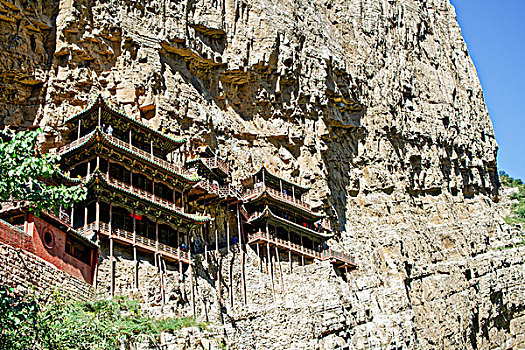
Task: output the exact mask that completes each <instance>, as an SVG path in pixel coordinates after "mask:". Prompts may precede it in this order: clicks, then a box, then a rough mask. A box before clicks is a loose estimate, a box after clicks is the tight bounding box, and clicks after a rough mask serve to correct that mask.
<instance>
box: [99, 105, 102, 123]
mask: <svg viewBox="0 0 525 350" xmlns="http://www.w3.org/2000/svg"><path fill="white" fill-rule="evenodd" d="M101 119H102V106H101V105H100V104H99V105H98V128H99V129H100V123H101Z"/></svg>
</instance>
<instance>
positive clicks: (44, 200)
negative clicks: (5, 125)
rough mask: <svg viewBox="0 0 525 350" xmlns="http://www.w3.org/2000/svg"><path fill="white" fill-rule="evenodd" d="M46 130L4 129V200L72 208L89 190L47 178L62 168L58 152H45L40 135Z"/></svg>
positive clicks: (0, 173) (0, 134) (0, 186)
mask: <svg viewBox="0 0 525 350" xmlns="http://www.w3.org/2000/svg"><path fill="white" fill-rule="evenodd" d="M41 135H42V130H40V129H38V130H34V131H33V130H29V131H20V132H13V131H11V130H10V129H5V130H3V131H0V203H1V202H19V203H28V204H29V207H30V209H31V210H34V211H35V212H36V213H39V212H40V211H41V210H55V211H57V210H58V208H59V207H62V208H69V207H70V206H71V205H73V203H75V202H78V201H81V200H84V199H85V198H86V195H87V191H86V189H85V188H84V187H82V185H79V186H69V187H66V186H63V185H61V186H53V185H50V184H48V181H47V179H50V178H52V177H53V176H55V175H56V174H57V173H58V172H59V168H58V162H59V160H60V157H59V156H58V155H57V154H53V153H46V154H42V152H41V145H40V143H39V141H38V138H39V137H40V136H41Z"/></svg>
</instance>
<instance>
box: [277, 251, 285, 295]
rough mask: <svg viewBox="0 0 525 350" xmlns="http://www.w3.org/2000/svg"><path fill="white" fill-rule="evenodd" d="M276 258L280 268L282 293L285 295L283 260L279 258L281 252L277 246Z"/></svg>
mask: <svg viewBox="0 0 525 350" xmlns="http://www.w3.org/2000/svg"><path fill="white" fill-rule="evenodd" d="M275 256H276V257H277V266H279V275H280V277H281V292H282V293H283V294H284V279H283V269H282V266H281V258H280V257H279V250H278V249H277V246H275Z"/></svg>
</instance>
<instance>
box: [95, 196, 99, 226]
mask: <svg viewBox="0 0 525 350" xmlns="http://www.w3.org/2000/svg"><path fill="white" fill-rule="evenodd" d="M95 229H96V230H97V232H98V231H100V200H99V199H98V198H97V202H96V204H95Z"/></svg>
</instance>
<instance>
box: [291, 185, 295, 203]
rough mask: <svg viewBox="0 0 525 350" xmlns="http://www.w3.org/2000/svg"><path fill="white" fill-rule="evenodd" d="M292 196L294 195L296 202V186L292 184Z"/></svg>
mask: <svg viewBox="0 0 525 350" xmlns="http://www.w3.org/2000/svg"><path fill="white" fill-rule="evenodd" d="M292 196H293V200H294V202H295V186H294V185H292Z"/></svg>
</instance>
